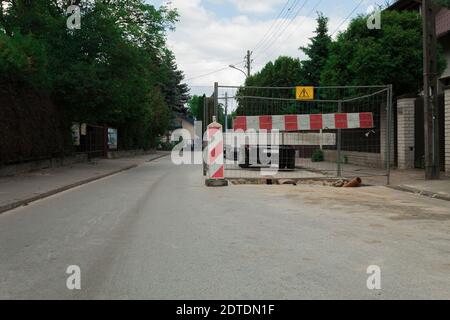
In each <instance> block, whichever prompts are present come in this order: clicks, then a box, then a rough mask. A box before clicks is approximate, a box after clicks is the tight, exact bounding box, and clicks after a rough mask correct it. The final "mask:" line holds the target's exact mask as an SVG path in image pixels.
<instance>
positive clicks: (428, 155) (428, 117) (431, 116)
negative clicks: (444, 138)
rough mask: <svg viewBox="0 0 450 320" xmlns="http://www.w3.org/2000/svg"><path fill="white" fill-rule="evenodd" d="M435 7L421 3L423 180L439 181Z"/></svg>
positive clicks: (429, 1) (429, 0)
mask: <svg viewBox="0 0 450 320" xmlns="http://www.w3.org/2000/svg"><path fill="white" fill-rule="evenodd" d="M436 11H437V10H436V7H435V6H434V4H433V2H432V1H431V0H423V1H422V19H423V72H424V77H423V78H424V120H425V124H424V129H425V178H426V179H428V180H434V179H439V176H440V165H439V123H438V112H437V107H436V102H437V101H436V100H437V99H436V95H437V37H436Z"/></svg>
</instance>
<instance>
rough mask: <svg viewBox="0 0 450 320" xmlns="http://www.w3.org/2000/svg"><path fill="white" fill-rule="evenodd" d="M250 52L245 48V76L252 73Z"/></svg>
mask: <svg viewBox="0 0 450 320" xmlns="http://www.w3.org/2000/svg"><path fill="white" fill-rule="evenodd" d="M251 57H252V53H251V52H250V50H247V77H250V75H251V73H252V58H251Z"/></svg>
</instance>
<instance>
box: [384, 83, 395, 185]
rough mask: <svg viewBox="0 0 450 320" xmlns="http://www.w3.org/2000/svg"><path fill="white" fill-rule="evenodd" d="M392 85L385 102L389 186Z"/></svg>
mask: <svg viewBox="0 0 450 320" xmlns="http://www.w3.org/2000/svg"><path fill="white" fill-rule="evenodd" d="M392 89H393V87H392V84H390V85H389V90H388V101H387V116H386V118H387V127H386V148H387V150H386V156H387V161H386V180H387V185H390V184H391V135H392V132H391V131H392V125H391V122H392V101H393V100H392V99H393V92H392Z"/></svg>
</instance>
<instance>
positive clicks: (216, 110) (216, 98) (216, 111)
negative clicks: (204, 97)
mask: <svg viewBox="0 0 450 320" xmlns="http://www.w3.org/2000/svg"><path fill="white" fill-rule="evenodd" d="M213 112H214V116H216V119H219V83H218V82H214V111H213Z"/></svg>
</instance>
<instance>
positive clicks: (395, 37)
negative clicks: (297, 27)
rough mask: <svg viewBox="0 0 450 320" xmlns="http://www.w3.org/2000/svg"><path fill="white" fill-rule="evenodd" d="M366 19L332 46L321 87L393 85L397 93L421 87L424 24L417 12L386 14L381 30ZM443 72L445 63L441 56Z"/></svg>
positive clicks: (409, 91) (416, 89)
mask: <svg viewBox="0 0 450 320" xmlns="http://www.w3.org/2000/svg"><path fill="white" fill-rule="evenodd" d="M366 21H367V17H364V16H360V17H358V18H356V19H354V20H353V21H352V22H351V23H350V26H349V27H348V29H347V30H346V31H345V32H342V33H341V34H340V35H339V36H338V38H337V40H336V41H334V42H333V43H332V45H331V47H330V56H329V59H328V61H327V63H326V66H325V68H324V70H323V71H322V74H321V84H322V85H382V84H393V86H394V90H395V93H396V94H397V95H402V94H406V93H417V92H419V91H420V90H421V88H422V73H423V71H422V70H423V62H422V24H421V18H420V16H419V14H418V13H414V12H397V11H383V12H382V21H383V28H382V29H381V30H369V29H368V28H367V26H366ZM439 69H440V70H441V71H443V70H444V69H445V60H444V59H443V57H442V55H440V68H439Z"/></svg>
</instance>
